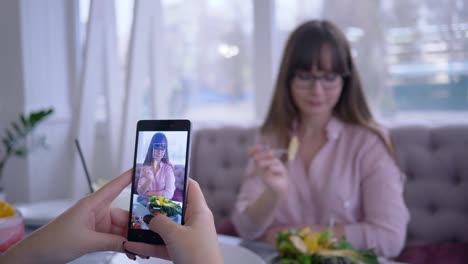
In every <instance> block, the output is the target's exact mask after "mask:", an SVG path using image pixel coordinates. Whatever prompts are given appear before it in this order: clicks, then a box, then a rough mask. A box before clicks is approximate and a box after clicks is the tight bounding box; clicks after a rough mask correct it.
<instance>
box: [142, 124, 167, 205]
mask: <svg viewBox="0 0 468 264" xmlns="http://www.w3.org/2000/svg"><path fill="white" fill-rule="evenodd" d="M167 148H168V146H167V138H166V135H164V133H161V132H158V133H156V134H154V135H153V137H152V138H151V142H150V144H149V146H148V151H147V152H146V157H145V161H144V162H143V166H142V168H141V172H140V177H139V179H138V183H137V192H138V194H140V195H145V196H153V195H157V196H164V197H166V198H167V199H172V197H173V196H174V191H175V189H176V186H175V176H174V167H173V166H172V164H171V163H170V162H169V153H168V149H167Z"/></svg>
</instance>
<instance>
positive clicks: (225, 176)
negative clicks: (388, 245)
mask: <svg viewBox="0 0 468 264" xmlns="http://www.w3.org/2000/svg"><path fill="white" fill-rule="evenodd" d="M254 135H255V129H253V128H239V127H224V128H218V129H204V130H199V131H197V132H196V133H195V134H194V137H193V141H192V142H193V145H192V162H191V177H192V178H194V179H196V180H197V181H198V182H199V183H200V185H201V187H202V189H203V192H204V194H205V197H206V200H207V203H208V205H209V206H210V208H211V210H212V211H213V214H214V216H215V222H216V225H218V226H219V225H220V224H222V223H223V222H224V221H225V220H227V219H228V217H229V215H230V212H231V210H232V208H233V205H234V202H235V199H236V196H237V192H238V190H239V185H240V179H241V177H242V176H243V173H244V169H245V166H246V162H247V157H246V151H247V148H248V147H249V146H251V145H252V143H253V140H254ZM391 135H392V138H393V139H394V141H395V143H396V146H397V151H398V154H399V158H400V163H401V167H402V170H403V171H404V172H405V174H406V175H407V184H406V190H405V196H406V201H407V204H408V207H409V209H410V213H411V222H410V225H409V229H408V240H409V241H410V242H412V241H417V242H421V241H422V242H440V241H468V126H447V127H438V128H427V127H420V126H407V127H400V128H395V129H393V130H392V131H391Z"/></svg>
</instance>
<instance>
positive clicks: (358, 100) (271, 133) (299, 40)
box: [260, 20, 396, 160]
mask: <svg viewBox="0 0 468 264" xmlns="http://www.w3.org/2000/svg"><path fill="white" fill-rule="evenodd" d="M325 45H327V46H329V47H330V48H331V51H332V52H331V53H332V58H331V59H332V71H333V72H336V73H337V74H340V75H341V76H342V78H343V89H342V91H341V95H340V97H339V99H338V102H337V104H336V105H335V107H334V109H333V114H334V116H336V117H337V118H339V119H340V120H342V121H343V122H347V123H351V124H356V125H360V126H363V127H366V128H368V129H370V130H371V131H373V132H374V133H375V134H376V135H378V137H379V138H380V139H381V140H382V142H383V143H384V144H385V146H386V147H387V149H388V150H389V152H390V154H391V155H392V156H393V157H394V158H395V157H396V156H395V151H394V148H393V144H392V143H391V140H390V138H387V137H386V136H385V135H384V134H383V133H382V131H381V130H380V127H379V125H378V124H377V122H376V121H375V120H374V118H373V117H372V113H371V111H370V110H369V107H368V105H367V102H366V99H365V97H364V92H363V88H362V84H361V80H360V78H359V74H358V72H357V69H356V66H355V64H354V61H353V58H352V56H351V49H350V45H349V43H348V41H347V40H346V37H345V35H344V34H343V32H341V31H340V30H339V29H338V28H337V27H336V26H335V25H334V24H333V23H331V22H329V21H319V20H312V21H309V22H306V23H304V24H302V25H300V26H299V27H298V28H297V29H296V30H295V31H294V32H292V34H291V35H290V36H289V39H288V41H287V44H286V48H285V50H284V53H283V58H282V61H281V65H280V69H279V74H278V77H277V79H276V84H275V91H274V94H273V99H272V102H271V105H270V109H269V111H268V114H267V117H266V119H265V122H264V123H263V125H262V126H261V129H260V132H261V134H263V135H264V136H268V137H269V138H272V139H273V140H274V142H273V143H274V144H278V145H277V146H275V147H280V148H286V147H287V145H288V143H289V140H290V131H291V129H292V122H293V120H294V119H296V118H297V117H298V116H299V109H298V108H297V106H296V105H295V104H294V101H293V98H292V94H291V81H292V79H293V77H294V74H295V72H296V71H297V70H305V71H310V70H311V69H312V67H313V66H316V67H317V68H318V69H320V70H326V69H324V66H323V65H324V62H323V61H322V56H320V53H321V52H322V48H323V47H324V46H325ZM395 160H396V159H395Z"/></svg>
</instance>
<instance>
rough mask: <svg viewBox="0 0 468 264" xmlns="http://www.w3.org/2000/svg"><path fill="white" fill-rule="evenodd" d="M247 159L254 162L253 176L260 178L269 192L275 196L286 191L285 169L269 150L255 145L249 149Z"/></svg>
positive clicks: (286, 177) (287, 180) (287, 181)
mask: <svg viewBox="0 0 468 264" xmlns="http://www.w3.org/2000/svg"><path fill="white" fill-rule="evenodd" d="M249 157H250V158H251V159H252V160H253V161H254V164H255V174H257V175H259V176H261V177H262V179H263V182H264V183H265V185H266V186H267V187H268V188H269V189H270V190H271V191H273V192H274V193H275V194H277V195H282V194H285V193H286V192H287V191H288V185H289V179H288V173H287V170H286V167H285V166H284V164H283V162H281V160H279V159H278V158H276V157H275V156H274V155H273V152H272V151H271V150H270V149H269V148H265V147H264V146H262V145H256V146H254V147H253V148H251V149H250V151H249Z"/></svg>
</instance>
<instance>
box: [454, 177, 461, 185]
mask: <svg viewBox="0 0 468 264" xmlns="http://www.w3.org/2000/svg"><path fill="white" fill-rule="evenodd" d="M460 184H461V177H460V176H458V175H457V176H455V177H453V185H455V186H458V185H460Z"/></svg>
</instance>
